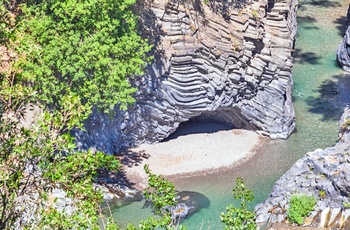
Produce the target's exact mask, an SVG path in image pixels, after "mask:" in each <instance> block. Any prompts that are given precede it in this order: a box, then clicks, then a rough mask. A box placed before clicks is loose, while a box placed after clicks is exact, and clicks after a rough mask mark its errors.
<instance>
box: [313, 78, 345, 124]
mask: <svg viewBox="0 0 350 230" xmlns="http://www.w3.org/2000/svg"><path fill="white" fill-rule="evenodd" d="M316 91H317V93H318V94H319V95H318V96H310V97H309V98H307V100H306V102H307V104H308V105H309V106H310V108H309V112H311V113H315V114H322V115H323V117H322V120H323V121H326V120H339V117H340V116H341V114H342V113H343V110H344V108H345V107H346V106H348V105H349V102H350V74H342V75H338V76H337V75H335V76H333V77H332V79H327V80H325V81H323V82H322V84H321V85H320V86H319V88H318V89H317V90H316Z"/></svg>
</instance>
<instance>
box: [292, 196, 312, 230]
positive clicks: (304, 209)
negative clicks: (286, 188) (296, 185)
mask: <svg viewBox="0 0 350 230" xmlns="http://www.w3.org/2000/svg"><path fill="white" fill-rule="evenodd" d="M315 204H316V199H315V197H313V196H308V195H306V194H294V195H292V197H291V198H290V201H289V210H288V212H287V216H288V219H289V220H290V221H291V222H293V223H296V224H298V225H300V224H302V223H303V222H304V218H305V217H307V216H308V215H309V214H310V212H311V211H312V210H313V209H314V207H315Z"/></svg>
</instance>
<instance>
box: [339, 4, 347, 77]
mask: <svg viewBox="0 0 350 230" xmlns="http://www.w3.org/2000/svg"><path fill="white" fill-rule="evenodd" d="M347 18H348V21H347V23H346V31H345V35H344V38H343V40H342V41H341V43H340V44H339V47H338V50H337V60H338V63H339V64H340V65H341V67H342V68H343V70H345V71H347V72H350V21H349V19H350V7H349V9H348V15H347Z"/></svg>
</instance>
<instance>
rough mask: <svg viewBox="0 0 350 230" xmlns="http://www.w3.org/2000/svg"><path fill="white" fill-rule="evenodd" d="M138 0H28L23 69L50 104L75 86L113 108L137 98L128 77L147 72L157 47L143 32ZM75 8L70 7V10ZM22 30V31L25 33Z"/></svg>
mask: <svg viewBox="0 0 350 230" xmlns="http://www.w3.org/2000/svg"><path fill="white" fill-rule="evenodd" d="M134 4H135V0H126V1H125V0H87V1H78V0H53V1H32V0H28V1H26V2H25V4H23V7H22V11H23V15H22V16H21V23H20V26H19V29H18V31H17V32H18V37H21V41H20V42H21V43H20V46H18V47H17V52H18V53H20V54H22V53H25V57H26V58H25V59H23V60H21V61H20V63H19V64H20V67H21V68H22V70H23V71H22V73H21V74H22V75H24V76H26V77H28V78H30V79H31V84H33V86H34V87H35V89H36V90H37V91H38V92H39V93H38V94H37V95H36V97H37V98H38V99H40V100H41V101H43V102H45V103H46V104H50V105H55V103H56V101H57V100H60V98H61V97H62V96H64V95H66V94H69V93H70V92H72V93H73V94H75V95H78V96H79V97H80V98H81V99H82V102H83V104H85V103H88V104H89V105H95V106H97V107H98V108H100V109H104V110H105V111H106V110H109V109H112V108H113V107H114V105H116V104H119V105H121V106H122V108H126V106H127V105H128V104H129V103H133V102H134V99H133V98H132V94H133V93H134V92H135V89H134V88H132V87H131V85H130V83H129V82H128V77H132V76H133V75H135V74H142V73H143V69H144V67H145V64H146V61H149V60H150V58H148V57H147V55H146V53H147V52H148V51H149V50H150V49H151V46H150V45H148V44H147V41H146V40H145V39H142V38H141V37H140V36H139V35H138V34H137V17H136V16H135V15H134V14H133V13H132V10H131V8H132V6H133V5H134ZM67 12H69V13H67ZM19 34H21V36H20V35H19Z"/></svg>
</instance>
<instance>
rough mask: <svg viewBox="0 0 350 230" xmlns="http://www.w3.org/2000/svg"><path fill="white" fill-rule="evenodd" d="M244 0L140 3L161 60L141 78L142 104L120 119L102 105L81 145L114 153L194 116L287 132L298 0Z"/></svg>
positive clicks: (291, 120) (159, 135) (80, 136)
mask: <svg viewBox="0 0 350 230" xmlns="http://www.w3.org/2000/svg"><path fill="white" fill-rule="evenodd" d="M239 2H240V1H214V0H208V1H201V0H184V1H175V0H173V1H171V0H154V1H148V0H143V1H140V2H138V4H137V7H136V9H135V11H136V12H137V13H138V14H140V16H141V24H142V25H143V30H142V31H143V34H144V36H146V37H148V38H149V40H150V42H151V43H152V44H155V45H154V50H153V54H154V57H155V59H154V61H153V63H151V64H150V65H149V66H148V67H147V69H146V73H145V75H143V76H141V77H137V78H135V79H134V80H133V84H134V85H135V87H137V88H138V89H139V90H138V92H137V94H136V98H137V103H136V104H135V105H134V106H132V107H131V108H130V109H129V110H128V111H118V112H117V114H116V116H115V117H114V118H112V119H111V118H109V117H108V116H106V115H103V114H98V113H97V112H94V114H93V115H92V116H91V117H90V118H89V119H88V120H87V121H86V122H85V125H86V132H82V131H76V132H75V134H76V140H77V142H78V145H79V146H81V147H84V148H86V147H92V146H93V147H95V148H97V149H100V150H103V151H105V152H108V153H113V152H115V151H118V150H119V149H120V148H121V147H129V146H135V145H138V144H141V143H153V142H157V141H161V140H162V139H164V138H166V137H167V136H169V135H170V134H171V133H172V132H174V131H175V130H176V128H177V127H178V126H179V124H180V123H181V122H185V121H188V120H189V119H193V120H196V119H197V120H203V121H216V122H220V123H224V124H227V125H229V126H231V127H232V128H242V129H249V130H258V131H259V132H261V133H263V134H265V135H268V136H270V137H271V138H287V137H288V135H289V134H290V133H291V132H292V131H293V129H294V126H295V124H294V119H295V118H294V109H293V105H292V97H291V91H292V86H293V85H292V79H291V77H292V74H291V69H292V49H293V45H294V39H295V35H296V15H295V14H296V5H297V4H296V1H295V0H280V1H272V0H268V1H266V0H256V1H253V3H252V4H248V5H244V4H239Z"/></svg>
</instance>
